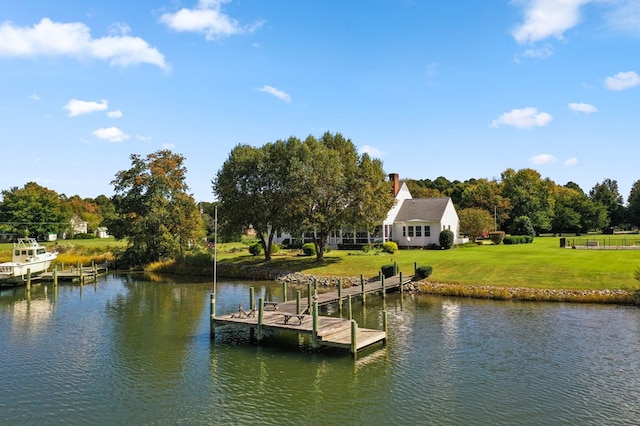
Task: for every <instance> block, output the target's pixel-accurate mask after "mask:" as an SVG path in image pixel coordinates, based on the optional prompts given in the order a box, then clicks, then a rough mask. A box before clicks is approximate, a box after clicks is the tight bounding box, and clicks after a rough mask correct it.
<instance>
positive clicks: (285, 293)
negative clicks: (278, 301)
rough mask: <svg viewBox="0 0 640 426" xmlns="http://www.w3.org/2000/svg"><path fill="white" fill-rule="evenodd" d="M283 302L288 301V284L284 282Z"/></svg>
mask: <svg viewBox="0 0 640 426" xmlns="http://www.w3.org/2000/svg"><path fill="white" fill-rule="evenodd" d="M282 301H283V302H286V301H287V282H286V281H283V282H282Z"/></svg>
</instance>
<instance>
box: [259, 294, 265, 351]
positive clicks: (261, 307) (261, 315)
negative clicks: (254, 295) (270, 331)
mask: <svg viewBox="0 0 640 426" xmlns="http://www.w3.org/2000/svg"><path fill="white" fill-rule="evenodd" d="M263 322H264V300H263V299H262V297H261V298H260V299H258V342H259V341H261V340H262V337H263V335H262V323H263Z"/></svg>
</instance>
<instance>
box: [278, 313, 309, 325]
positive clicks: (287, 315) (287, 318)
mask: <svg viewBox="0 0 640 426" xmlns="http://www.w3.org/2000/svg"><path fill="white" fill-rule="evenodd" d="M282 316H283V317H284V323H285V325H288V324H289V321H290V320H291V318H296V319H297V320H298V324H296V325H302V321H303V320H304V317H305V314H294V313H292V312H286V313H283V314H282Z"/></svg>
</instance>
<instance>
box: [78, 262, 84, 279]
mask: <svg viewBox="0 0 640 426" xmlns="http://www.w3.org/2000/svg"><path fill="white" fill-rule="evenodd" d="M78 271H80V283H81V284H84V273H83V270H82V263H80V262H78Z"/></svg>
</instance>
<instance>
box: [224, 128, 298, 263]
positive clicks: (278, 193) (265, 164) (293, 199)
mask: <svg viewBox="0 0 640 426" xmlns="http://www.w3.org/2000/svg"><path fill="white" fill-rule="evenodd" d="M302 156H303V149H302V142H301V141H300V140H299V139H297V138H294V137H291V138H289V139H288V140H286V141H282V140H279V141H276V142H274V143H269V144H266V145H264V146H262V147H260V148H256V147H253V146H249V145H238V146H236V147H235V148H234V149H233V150H232V151H231V153H230V154H229V158H228V159H227V160H226V161H225V162H224V164H223V165H222V168H221V169H220V170H219V171H218V173H217V175H216V177H215V179H214V180H213V182H212V183H213V192H214V194H215V195H216V197H217V198H218V201H219V202H220V206H221V209H220V212H219V213H220V219H221V220H222V223H223V224H224V228H225V230H226V231H225V232H227V233H232V232H234V231H235V232H238V231H240V230H244V229H248V228H249V227H253V229H254V230H255V231H256V236H257V237H258V240H259V241H260V243H261V244H262V246H263V249H264V256H265V260H271V246H272V244H273V238H274V236H275V235H276V234H277V233H279V232H282V231H285V230H289V229H290V228H291V227H292V221H293V219H292V217H293V216H294V214H295V213H296V212H297V210H296V203H297V202H298V200H299V199H298V197H297V189H298V188H297V186H298V185H299V184H300V183H301V181H300V179H302V178H303V177H304V170H302V165H303V158H302Z"/></svg>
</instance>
